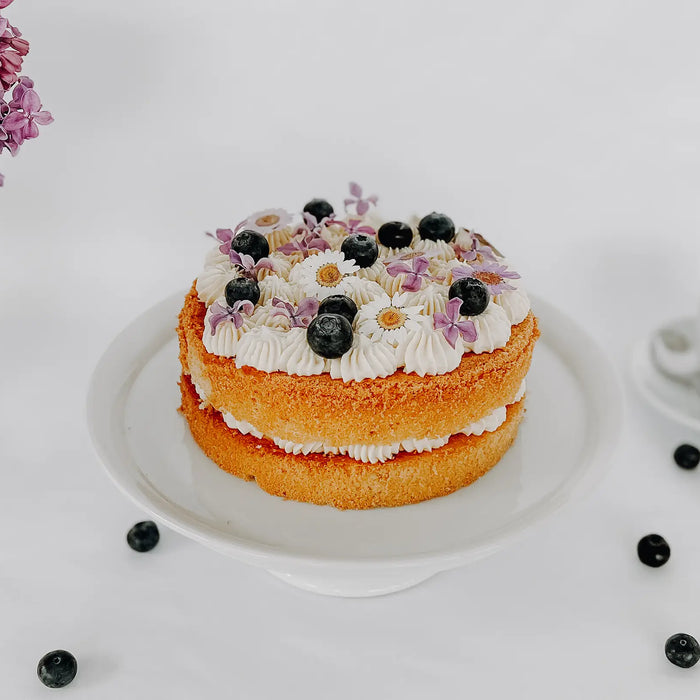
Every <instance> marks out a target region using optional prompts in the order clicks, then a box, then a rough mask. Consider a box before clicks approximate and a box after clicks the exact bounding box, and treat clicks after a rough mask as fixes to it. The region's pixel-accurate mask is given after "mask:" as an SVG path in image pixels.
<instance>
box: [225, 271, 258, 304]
mask: <svg viewBox="0 0 700 700" xmlns="http://www.w3.org/2000/svg"><path fill="white" fill-rule="evenodd" d="M224 294H225V295H226V303H227V304H228V305H229V306H233V305H234V304H235V303H236V302H237V301H238V300H239V299H248V301H252V302H253V304H257V303H258V301H259V299H260V287H259V286H258V283H257V282H256V281H255V280H252V279H249V278H248V277H236V279H232V280H231V281H230V282H229V283H228V284H227V285H226V289H225V290H224Z"/></svg>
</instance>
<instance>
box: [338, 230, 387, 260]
mask: <svg viewBox="0 0 700 700" xmlns="http://www.w3.org/2000/svg"><path fill="white" fill-rule="evenodd" d="M340 252H341V253H342V254H343V255H344V256H345V258H346V259H347V260H354V261H355V263H356V264H357V265H359V266H360V267H372V265H374V263H375V262H377V258H378V257H379V248H378V246H377V241H375V240H374V238H372V236H366V235H365V234H364V233H355V234H353V235H352V236H348V237H347V238H346V239H345V240H344V241H343V244H342V245H341V246H340Z"/></svg>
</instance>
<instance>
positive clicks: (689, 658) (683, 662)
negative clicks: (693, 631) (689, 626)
mask: <svg viewBox="0 0 700 700" xmlns="http://www.w3.org/2000/svg"><path fill="white" fill-rule="evenodd" d="M666 658H667V659H668V660H669V661H670V662H671V663H672V664H675V665H676V666H680V667H681V668H690V667H691V666H695V664H696V663H697V662H698V660H699V659H700V644H698V641H697V639H695V637H692V636H691V635H689V634H674V635H673V636H672V637H669V638H668V639H667V640H666Z"/></svg>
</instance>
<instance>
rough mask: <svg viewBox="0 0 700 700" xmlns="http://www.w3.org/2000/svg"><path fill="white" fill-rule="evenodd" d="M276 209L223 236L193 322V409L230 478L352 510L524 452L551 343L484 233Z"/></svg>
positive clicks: (366, 205)
mask: <svg viewBox="0 0 700 700" xmlns="http://www.w3.org/2000/svg"><path fill="white" fill-rule="evenodd" d="M350 191H351V197H350V198H348V199H346V200H345V213H344V214H343V215H340V214H336V213H335V212H334V210H333V207H332V206H331V205H330V204H329V203H328V202H326V201H325V200H320V199H315V200H312V201H310V202H309V203H308V204H307V205H306V206H305V207H304V212H303V213H302V214H300V215H296V216H295V215H292V214H290V213H288V212H286V211H284V210H282V209H270V210H266V211H263V212H258V213H256V214H253V215H252V216H250V217H248V218H247V219H246V220H244V221H242V222H241V223H239V224H238V226H237V227H236V228H235V229H234V230H230V229H218V230H217V232H216V238H217V239H218V244H217V246H216V248H215V249H214V250H213V251H212V252H211V253H210V254H209V256H208V257H207V259H206V262H205V267H204V270H203V272H202V273H201V274H200V276H199V278H198V279H197V281H196V282H195V284H194V285H193V287H192V289H191V291H190V293H189V294H188V295H187V297H186V299H185V304H184V307H183V309H182V312H181V314H180V319H179V320H180V322H179V325H178V334H179V338H180V362H181V364H182V378H181V381H180V387H181V392H182V406H181V411H182V413H183V415H184V416H185V418H186V419H187V421H188V423H189V426H190V430H191V432H192V435H193V437H194V439H195V440H196V441H197V443H198V444H199V446H200V447H201V448H202V450H203V451H204V453H205V454H206V455H208V456H209V457H210V458H211V459H212V460H214V462H216V463H217V464H218V465H219V466H220V467H221V468H222V469H224V470H226V471H228V472H230V473H231V474H234V475H235V476H238V477H241V478H243V479H247V480H251V479H255V480H256V481H257V483H258V484H259V485H260V487H261V488H263V489H264V490H265V491H268V492H269V493H271V494H274V495H277V496H282V497H285V498H289V499H294V500H298V501H306V502H310V503H317V504H325V505H333V506H336V507H337V508H373V507H377V506H399V505H404V504H408V503H416V502H418V501H423V500H425V499H428V498H433V497H435V496H443V495H445V494H448V493H451V492H452V491H455V490H456V489H459V488H461V487H463V486H466V485H467V484H470V483H471V482H473V481H474V480H475V479H478V478H479V477H480V476H482V475H483V474H484V473H485V472H487V471H488V470H489V469H490V468H491V467H493V466H494V465H495V464H496V463H497V462H498V461H499V459H500V458H501V457H502V456H503V454H504V453H505V452H506V451H507V450H508V448H509V447H510V446H511V444H512V442H513V440H514V439H515V436H516V434H517V431H518V426H519V424H520V421H521V419H522V417H523V412H524V407H523V404H524V394H525V376H526V374H527V372H528V369H529V367H530V361H531V358H532V352H533V348H534V345H535V342H536V340H537V338H538V336H539V332H538V329H537V321H536V319H535V317H534V316H533V314H532V312H531V311H530V303H529V300H528V298H527V295H526V294H525V292H524V291H523V289H522V287H521V285H520V276H519V275H518V274H517V273H516V272H514V271H513V270H512V269H511V268H510V267H509V266H508V264H507V262H506V261H505V259H504V258H503V257H502V256H501V255H500V254H499V253H498V251H497V250H496V249H495V248H494V247H493V246H492V245H490V244H489V243H488V242H487V241H486V240H485V239H484V238H483V237H482V236H480V235H479V234H477V233H474V232H471V231H469V230H468V229H465V228H457V229H456V228H455V225H454V224H453V222H452V220H451V219H450V218H449V217H447V216H445V215H444V214H437V213H432V214H428V215H427V216H425V217H423V218H422V219H421V220H420V221H415V222H409V223H403V222H398V221H388V222H385V223H381V220H380V219H379V216H378V213H377V210H376V197H367V198H364V197H363V195H362V191H361V189H360V188H359V187H358V186H357V185H355V184H352V185H351V189H350Z"/></svg>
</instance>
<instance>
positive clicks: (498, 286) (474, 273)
mask: <svg viewBox="0 0 700 700" xmlns="http://www.w3.org/2000/svg"><path fill="white" fill-rule="evenodd" d="M464 277H474V278H475V279H478V280H479V281H480V282H483V283H484V284H485V285H486V286H487V287H488V290H489V293H490V294H492V295H493V296H496V295H498V294H501V293H502V292H508V291H513V290H514V289H515V287H513V286H512V285H510V284H508V282H507V280H509V279H510V280H517V279H520V275H519V274H518V273H517V272H515V271H514V270H509V269H508V268H507V267H506V266H505V265H502V264H500V263H497V262H490V261H484V262H481V263H479V262H472V263H470V264H469V265H461V266H460V267H453V268H452V279H453V280H459V279H463V278H464Z"/></svg>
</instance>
